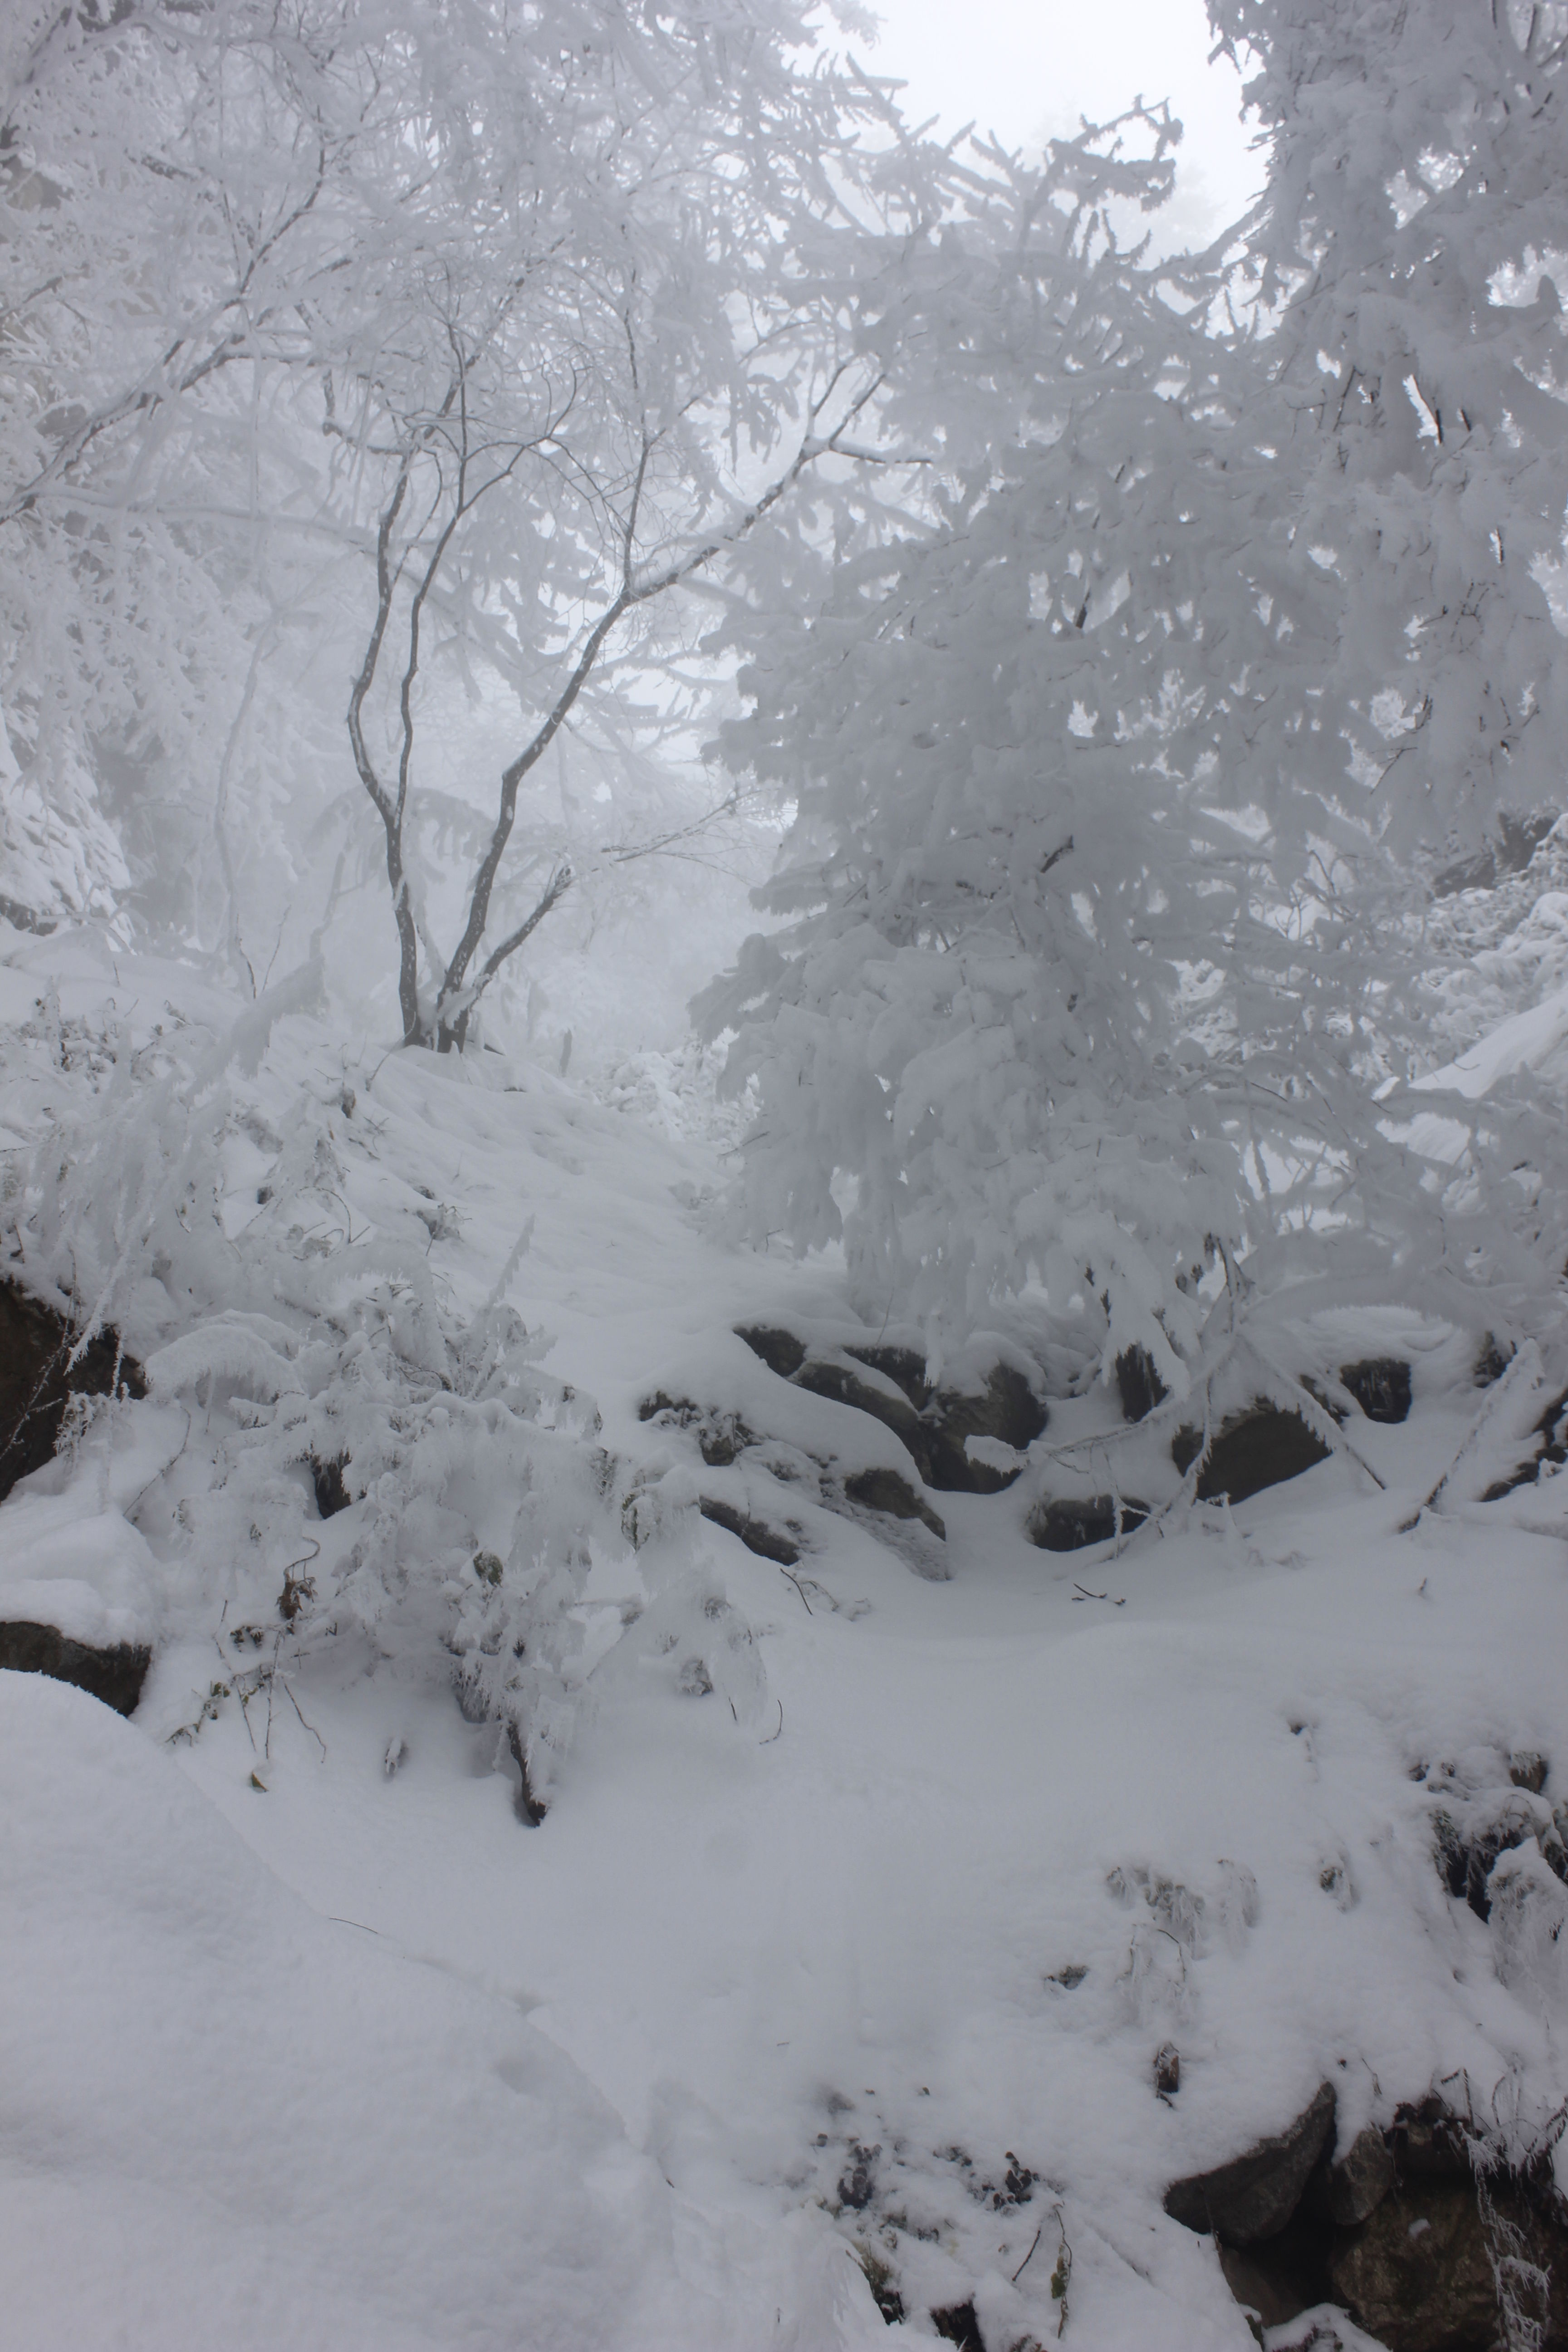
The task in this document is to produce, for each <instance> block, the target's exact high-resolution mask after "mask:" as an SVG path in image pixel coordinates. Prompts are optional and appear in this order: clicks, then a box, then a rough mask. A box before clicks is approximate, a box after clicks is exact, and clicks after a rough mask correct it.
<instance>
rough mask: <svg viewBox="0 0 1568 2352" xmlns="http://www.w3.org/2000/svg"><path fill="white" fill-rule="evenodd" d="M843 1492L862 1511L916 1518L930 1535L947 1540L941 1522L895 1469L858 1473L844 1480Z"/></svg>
mask: <svg viewBox="0 0 1568 2352" xmlns="http://www.w3.org/2000/svg"><path fill="white" fill-rule="evenodd" d="M844 1492H845V1494H846V1495H847V1496H848V1498H849V1500H850V1501H851V1502H852V1503H858V1504H859V1506H860V1508H861V1509H862V1510H863V1511H882V1512H885V1513H886V1515H887V1517H889V1518H890V1519H919V1520H921V1523H922V1524H923V1525H924V1526H926V1527H928V1528H930V1529H931V1533H932V1535H933V1536H937V1537H940V1538H941V1539H942V1542H943V1543H945V1542H946V1541H947V1529H946V1528H945V1527H944V1526H943V1524H942V1520H941V1519H939V1518H938V1517H937V1515H936V1513H935V1512H934V1511H933V1510H932V1509H931V1505H930V1504H929V1503H928V1502H927V1501H926V1500H925V1499H924V1497H923V1496H920V1495H917V1494H916V1492H915V1490H914V1488H913V1487H912V1486H910V1482H909V1480H908V1479H907V1478H905V1477H902V1476H900V1474H899V1472H898V1471H897V1470H857V1471H855V1472H853V1473H852V1475H850V1476H849V1477H847V1478H846V1480H845V1481H844Z"/></svg>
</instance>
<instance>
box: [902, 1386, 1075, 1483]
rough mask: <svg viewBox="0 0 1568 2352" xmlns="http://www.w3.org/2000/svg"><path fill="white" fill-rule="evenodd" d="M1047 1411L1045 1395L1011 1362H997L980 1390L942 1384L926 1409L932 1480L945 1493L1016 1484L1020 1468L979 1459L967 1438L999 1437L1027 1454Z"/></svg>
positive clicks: (999, 1439) (924, 1418)
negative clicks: (1042, 1398)
mask: <svg viewBox="0 0 1568 2352" xmlns="http://www.w3.org/2000/svg"><path fill="white" fill-rule="evenodd" d="M1047 1417H1048V1416H1047V1409H1046V1406H1045V1404H1044V1402H1043V1401H1042V1400H1041V1399H1040V1398H1039V1397H1037V1395H1036V1394H1035V1391H1034V1390H1033V1389H1032V1388H1031V1387H1030V1386H1029V1383H1028V1381H1026V1379H1025V1377H1024V1375H1023V1373H1022V1372H1020V1371H1018V1370H1016V1369H1015V1367H1014V1366H1013V1365H1011V1364H994V1365H993V1366H992V1369H991V1370H990V1371H989V1372H988V1373H987V1374H986V1378H985V1386H984V1389H983V1390H981V1391H979V1392H978V1394H973V1395H972V1394H970V1393H969V1392H968V1391H965V1390H963V1389H938V1390H937V1391H935V1393H934V1394H933V1395H932V1397H931V1401H930V1402H929V1403H928V1404H927V1405H926V1407H925V1409H924V1412H923V1414H922V1419H923V1421H924V1422H925V1424H926V1427H927V1430H928V1432H929V1434H928V1437H927V1444H928V1446H929V1448H930V1452H931V1478H930V1480H929V1482H928V1483H929V1484H930V1485H931V1486H935V1487H936V1488H938V1490H939V1491H940V1492H942V1493H944V1494H956V1495H962V1494H970V1495H999V1494H1000V1493H1001V1492H1002V1491H1003V1489H1004V1487H1006V1486H1011V1485H1012V1483H1013V1481H1014V1479H1015V1478H1016V1476H1017V1475H1018V1472H1017V1470H1016V1469H1014V1470H1003V1469H997V1468H995V1467H994V1466H993V1465H991V1464H990V1463H988V1462H977V1461H975V1460H974V1459H973V1456H972V1455H971V1454H970V1453H969V1451H968V1448H967V1445H966V1443H965V1441H966V1440H967V1439H969V1438H971V1437H994V1438H996V1439H997V1440H998V1441H999V1442H1000V1443H1001V1444H1004V1445H1010V1446H1011V1447H1012V1448H1013V1449H1014V1451H1015V1452H1016V1453H1018V1454H1022V1453H1023V1452H1024V1450H1025V1449H1026V1447H1027V1446H1030V1445H1032V1444H1034V1442H1035V1440H1036V1438H1037V1437H1038V1436H1039V1434H1040V1433H1041V1432H1042V1430H1043V1429H1044V1428H1045V1426H1046V1423H1047Z"/></svg>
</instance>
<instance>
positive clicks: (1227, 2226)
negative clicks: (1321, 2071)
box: [1165, 2083, 1334, 2246]
mask: <svg viewBox="0 0 1568 2352" xmlns="http://www.w3.org/2000/svg"><path fill="white" fill-rule="evenodd" d="M1333 2123H1334V2093H1333V2086H1332V2084H1329V2083H1324V2084H1321V2087H1320V2088H1319V2089H1318V2090H1317V2091H1316V2092H1315V2093H1314V2095H1313V2096H1312V2098H1311V2100H1310V2103H1309V2104H1308V2105H1306V2106H1305V2107H1303V2109H1302V2110H1301V2113H1300V2115H1299V2116H1297V2117H1296V2120H1295V2121H1294V2123H1292V2124H1290V2125H1289V2126H1288V2127H1287V2128H1286V2129H1285V2130H1284V2131H1282V2132H1279V2133H1278V2134H1276V2135H1275V2136H1274V2137H1271V2138H1268V2139H1261V2140H1259V2141H1258V2143H1257V2145H1256V2147H1249V2148H1248V2149H1247V2153H1246V2154H1245V2156H1237V2157H1233V2158H1231V2160H1230V2162H1229V2163H1228V2164H1221V2165H1217V2166H1216V2167H1215V2169H1214V2170H1213V2171H1212V2172H1203V2173H1194V2174H1193V2175H1192V2176H1191V2177H1190V2178H1189V2179H1185V2180H1175V2181H1173V2182H1172V2184H1171V2186H1170V2188H1169V2189H1167V2190H1166V2191H1165V2210H1166V2212H1167V2213H1168V2214H1169V2215H1170V2216H1171V2219H1172V2220H1173V2221H1181V2222H1184V2224H1185V2225H1186V2227H1187V2228H1188V2229H1189V2230H1198V2231H1205V2232H1212V2233H1213V2234H1214V2236H1215V2237H1217V2238H1220V2239H1223V2240H1224V2241H1225V2242H1226V2244H1227V2245H1232V2246H1250V2245H1255V2244H1257V2243H1258V2241H1259V2240H1260V2239H1264V2238H1271V2237H1274V2236H1275V2235H1276V2234H1277V2233H1278V2232H1279V2231H1281V2230H1283V2228H1284V2227H1285V2224H1286V2223H1287V2221H1289V2219H1290V2217H1291V2215H1292V2214H1293V2213H1294V2212H1295V2210H1296V2208H1297V2206H1298V2205H1299V2204H1300V2201H1301V2196H1302V2192H1303V2190H1304V2189H1306V2186H1307V2182H1308V2180H1309V2179H1310V2175H1311V2171H1312V2168H1313V2166H1314V2165H1315V2164H1316V2163H1317V2161H1318V2158H1319V2157H1320V2156H1321V2154H1322V2152H1323V2147H1324V2144H1325V2142H1326V2141H1327V2139H1328V2137H1329V2134H1330V2132H1331V2130H1332V2129H1333Z"/></svg>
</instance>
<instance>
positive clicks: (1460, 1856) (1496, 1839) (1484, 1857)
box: [1432, 1791, 1550, 1919]
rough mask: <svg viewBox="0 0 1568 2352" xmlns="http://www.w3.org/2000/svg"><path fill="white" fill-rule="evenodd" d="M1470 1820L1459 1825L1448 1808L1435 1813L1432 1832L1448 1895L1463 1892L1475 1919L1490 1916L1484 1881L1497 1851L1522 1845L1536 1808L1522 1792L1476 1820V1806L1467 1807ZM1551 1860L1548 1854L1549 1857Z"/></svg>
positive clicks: (1529, 1832) (1534, 1827) (1534, 1824)
mask: <svg viewBox="0 0 1568 2352" xmlns="http://www.w3.org/2000/svg"><path fill="white" fill-rule="evenodd" d="M1464 1810H1468V1811H1469V1812H1470V1814H1471V1819H1470V1821H1469V1822H1468V1824H1466V1825H1464V1826H1461V1824H1460V1823H1459V1822H1457V1821H1456V1820H1455V1818H1454V1815H1453V1814H1452V1813H1450V1812H1447V1811H1443V1812H1438V1813H1436V1814H1434V1816H1433V1820H1432V1829H1433V1834H1434V1836H1435V1838H1436V1847H1437V1867H1438V1869H1439V1870H1440V1871H1441V1872H1442V1874H1443V1877H1444V1879H1445V1881H1446V1883H1447V1889H1448V1892H1449V1894H1450V1895H1463V1896H1464V1898H1465V1900H1466V1901H1467V1903H1468V1905H1469V1906H1470V1908H1471V1910H1472V1911H1473V1912H1474V1913H1475V1915H1476V1916H1477V1918H1478V1919H1489V1918H1490V1917H1491V1909H1492V1904H1491V1896H1490V1895H1489V1893H1488V1891H1487V1881H1488V1880H1489V1878H1490V1876H1491V1873H1492V1864H1494V1863H1495V1862H1496V1860H1497V1858H1498V1856H1499V1854H1500V1853H1512V1852H1513V1850H1514V1848H1515V1847H1516V1846H1521V1845H1523V1844H1524V1843H1525V1841H1526V1839H1528V1838H1531V1837H1533V1836H1534V1835H1535V1834H1536V1831H1537V1821H1536V1808H1535V1807H1534V1806H1532V1805H1531V1802H1530V1800H1529V1798H1528V1797H1527V1796H1526V1795H1525V1794H1524V1793H1523V1792H1522V1791H1521V1793H1520V1794H1519V1795H1517V1796H1511V1797H1505V1798H1504V1799H1503V1800H1502V1801H1501V1803H1500V1804H1499V1805H1497V1806H1496V1807H1494V1808H1493V1809H1492V1810H1491V1811H1490V1814H1489V1817H1487V1818H1483V1819H1480V1820H1479V1821H1478V1820H1477V1819H1476V1818H1475V1814H1476V1811H1478V1809H1476V1808H1468V1809H1464ZM1548 1859H1549V1860H1550V1856H1548Z"/></svg>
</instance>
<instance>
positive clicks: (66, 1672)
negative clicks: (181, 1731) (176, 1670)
mask: <svg viewBox="0 0 1568 2352" xmlns="http://www.w3.org/2000/svg"><path fill="white" fill-rule="evenodd" d="M152 1663H153V1653H152V1651H151V1650H149V1649H146V1648H144V1647H143V1646H142V1643H139V1642H117V1643H114V1644H113V1645H112V1647H110V1648H109V1649H105V1650H95V1649H93V1648H92V1647H91V1645H90V1644H89V1643H86V1642H73V1641H71V1640H70V1638H69V1637H68V1635H67V1634H65V1633H61V1632H60V1631H59V1629H58V1626H55V1625H30V1624H25V1623H20V1622H18V1623H12V1624H0V1666H3V1667H9V1668H10V1670H11V1672H12V1673H13V1674H18V1675H50V1676H51V1677H52V1678H53V1679H54V1681H56V1682H58V1683H74V1684H75V1685H76V1686H77V1688H78V1690H84V1691H87V1692H89V1693H90V1695H91V1696H93V1697H94V1698H100V1699H101V1700H102V1701H103V1704H104V1706H111V1707H112V1708H113V1709H114V1712H115V1713H116V1715H133V1714H134V1713H135V1711H136V1709H137V1707H138V1706H139V1705H140V1704H141V1699H142V1684H143V1683H144V1682H145V1681H146V1679H147V1669H148V1667H149V1666H150V1665H151V1664H152Z"/></svg>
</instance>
